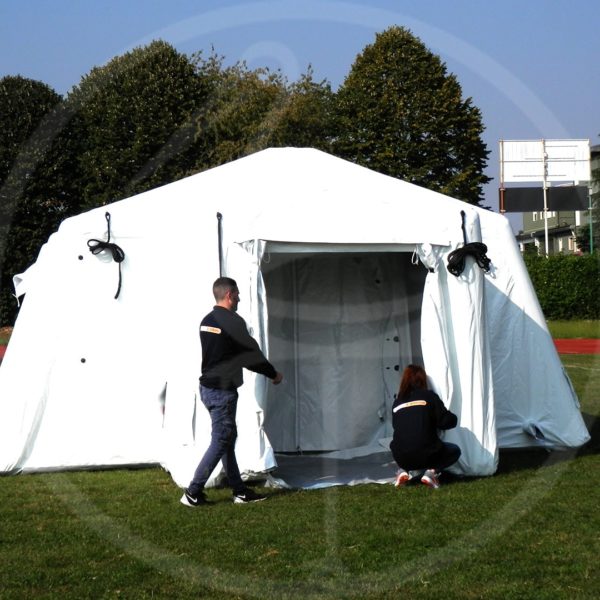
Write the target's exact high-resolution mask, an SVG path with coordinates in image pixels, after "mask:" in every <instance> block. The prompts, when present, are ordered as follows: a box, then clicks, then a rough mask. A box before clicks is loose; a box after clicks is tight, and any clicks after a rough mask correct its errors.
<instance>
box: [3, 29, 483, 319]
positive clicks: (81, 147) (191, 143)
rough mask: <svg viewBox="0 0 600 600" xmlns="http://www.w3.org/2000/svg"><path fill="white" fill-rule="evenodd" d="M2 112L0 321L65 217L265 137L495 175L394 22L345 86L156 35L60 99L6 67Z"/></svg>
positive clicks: (409, 173)
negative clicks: (290, 76)
mask: <svg viewBox="0 0 600 600" xmlns="http://www.w3.org/2000/svg"><path fill="white" fill-rule="evenodd" d="M0 126H1V127H0V211H2V213H1V214H0V226H1V227H4V229H3V230H2V231H0V241H1V242H2V244H3V245H4V246H2V245H0V265H2V266H3V269H2V272H1V274H2V279H1V286H2V287H1V291H2V296H1V299H0V325H3V324H7V323H10V322H11V321H12V318H13V316H14V312H15V310H14V306H15V304H14V301H13V299H12V298H10V290H12V286H11V284H10V279H11V278H12V276H13V275H14V274H15V273H18V272H20V271H22V270H24V269H25V268H27V266H29V265H30V264H31V263H32V262H33V261H34V260H35V258H36V256H37V253H38V252H39V249H40V247H41V245H42V244H43V243H44V242H45V241H46V240H47V238H48V237H49V235H50V234H51V233H52V232H53V231H54V230H56V228H57V227H58V225H59V223H60V221H61V220H62V219H64V218H65V217H67V216H70V215H73V214H76V213H78V212H81V211H82V210H86V209H89V208H93V207H96V206H100V205H103V204H107V203H109V202H112V201H114V200H118V199H121V198H125V197H127V196H131V195H133V194H137V193H139V192H142V191H144V190H147V189H151V188H154V187H157V186H159V185H163V184H166V183H169V182H171V181H175V180H177V179H180V178H181V177H184V176H187V175H191V174H194V173H197V172H199V171H203V170H205V169H208V168H211V167H215V166H218V165H221V164H223V163H226V162H229V161H231V160H234V159H237V158H240V157H243V156H246V155H248V154H251V153H253V152H256V151H258V150H262V149H264V148H268V147H283V146H297V147H315V148H320V149H323V150H325V151H328V152H332V153H334V154H337V155H338V156H341V157H343V158H347V159H349V160H352V161H354V162H357V163H359V164H363V165H365V166H367V167H370V168H372V169H374V170H376V171H379V172H381V173H386V174H388V175H392V176H394V177H399V178H402V179H406V180H408V181H412V182H414V183H417V184H420V185H424V186H426V187H429V188H430V189H434V190H439V191H441V192H445V193H448V194H450V195H453V196H455V197H459V198H462V199H464V200H467V201H469V202H474V203H476V202H478V201H479V197H480V194H481V186H482V184H483V183H485V182H486V181H487V178H486V177H485V176H484V175H483V167H484V165H485V161H486V156H487V151H486V150H485V147H484V145H483V143H482V141H481V139H480V134H481V132H482V130H483V126H482V124H481V115H480V113H479V111H478V110H477V109H476V108H475V107H473V106H472V103H471V100H470V99H466V100H465V99H463V98H462V92H461V88H460V85H459V84H458V82H457V81H456V78H455V77H454V76H453V75H448V74H447V73H446V67H445V65H444V64H443V63H442V62H441V60H440V59H439V57H437V56H435V55H433V54H432V53H431V52H429V51H428V50H427V48H425V46H424V45H423V44H422V43H421V42H420V41H419V40H418V39H417V38H415V37H414V36H413V35H412V34H411V33H410V32H408V31H407V30H405V29H401V28H398V27H394V28H391V29H389V30H387V31H385V32H384V33H382V34H380V35H378V36H377V38H376V40H375V43H374V44H372V45H370V46H367V48H365V50H364V52H363V53H362V54H361V55H359V56H358V57H357V59H356V62H355V63H354V65H353V66H352V69H351V71H350V73H349V75H348V77H347V79H346V81H345V82H344V84H343V85H342V86H341V88H340V90H339V91H338V92H337V93H335V92H333V91H332V90H331V86H330V84H329V83H328V82H327V81H326V80H324V81H315V80H314V77H313V72H312V69H311V68H310V67H309V68H308V70H307V72H306V73H304V74H303V75H302V76H301V77H300V78H299V79H298V81H295V82H291V83H290V82H288V81H287V79H286V78H285V77H284V76H283V75H282V74H281V72H279V71H277V72H273V71H270V70H269V69H255V70H250V69H248V67H247V65H246V64H245V63H236V64H233V65H231V66H225V63H224V57H222V56H218V55H217V54H215V53H214V51H213V52H211V53H210V54H208V55H207V56H205V55H204V54H203V53H202V52H198V53H196V54H193V55H191V56H186V55H183V54H181V53H179V52H177V51H176V50H175V48H173V47H172V46H171V45H169V44H168V43H166V42H163V41H155V42H152V43H151V44H149V45H148V46H145V47H140V48H136V49H134V50H132V51H130V52H127V53H125V54H123V55H122V56H118V57H116V58H114V59H113V60H111V61H110V62H108V63H107V64H106V65H104V66H102V67H95V68H94V69H92V70H91V71H90V72H89V73H88V74H87V75H85V76H84V77H83V78H82V79H81V81H80V83H79V84H78V85H77V86H75V87H74V88H73V89H72V90H71V91H70V92H69V94H68V95H67V97H66V98H64V99H63V98H61V97H60V96H59V95H58V94H56V93H55V92H54V91H53V90H51V89H50V88H49V87H48V86H46V85H45V84H43V83H41V82H35V81H31V80H26V79H24V78H21V77H5V78H4V79H2V80H0ZM4 248H6V252H3V249H4ZM3 256H4V260H3V262H2V259H3ZM9 305H10V307H11V308H7V306H9Z"/></svg>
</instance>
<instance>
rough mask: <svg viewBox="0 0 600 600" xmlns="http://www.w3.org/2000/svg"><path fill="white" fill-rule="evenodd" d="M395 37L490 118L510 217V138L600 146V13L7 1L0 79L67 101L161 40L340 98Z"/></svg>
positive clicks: (455, 0)
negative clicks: (366, 53)
mask: <svg viewBox="0 0 600 600" xmlns="http://www.w3.org/2000/svg"><path fill="white" fill-rule="evenodd" d="M394 24H397V25H403V26H406V27H408V28H409V29H411V30H412V32H413V33H414V34H416V35H417V36H418V37H419V38H420V39H421V40H422V41H423V42H424V43H425V44H426V45H427V46H428V47H429V48H430V49H431V50H432V51H434V52H435V53H437V54H439V55H440V56H441V57H442V59H443V60H444V61H445V62H446V64H447V66H448V69H449V71H450V72H453V73H455V74H456V76H457V77H458V80H459V82H460V83H461V85H462V88H463V93H464V95H465V96H470V97H472V98H473V102H474V104H475V105H476V106H478V107H479V108H480V109H481V111H482V113H483V120H484V124H485V126H486V132H485V135H484V139H485V142H486V144H487V145H488V149H489V150H491V154H490V160H489V164H488V168H487V174H488V175H489V176H490V177H493V178H494V181H493V182H492V183H491V184H490V185H488V186H487V187H486V204H490V205H491V206H493V207H496V206H497V186H498V171H499V169H498V152H497V147H498V141H499V140H500V139H539V138H589V139H590V141H591V143H592V144H598V143H600V138H599V137H598V134H599V133H600V69H599V68H598V63H599V62H600V35H599V32H598V29H599V27H600V2H598V1H597V0H396V1H391V0H371V1H369V2H366V1H359V0H346V1H344V2H341V1H331V2H330V1H327V0H319V1H312V0H306V1H292V0H269V1H262V2H254V1H251V0H243V1H233V0H223V1H216V0H205V1H198V0H0V57H1V58H0V77H2V76H4V75H17V74H19V75H22V76H24V77H30V78H32V79H37V80H40V81H43V82H44V83H47V84H48V85H50V86H51V87H52V88H54V89H55V90H56V91H57V92H59V93H61V94H66V93H67V92H68V91H69V90H70V89H71V87H72V86H73V85H76V84H77V83H78V82H79V80H80V78H81V77H82V76H83V75H85V74H87V73H88V72H89V71H90V69H91V68H92V67H94V66H99V65H102V64H104V63H106V62H107V61H109V60H110V59H111V58H112V57H114V56H116V55H119V54H122V53H123V52H125V51H126V50H128V49H130V48H132V47H135V46H139V45H143V44H146V43H148V42H150V41H151V40H153V39H159V38H160V39H164V40H166V41H168V42H170V43H172V44H173V45H174V46H175V47H176V48H177V49H178V50H180V51H182V52H185V53H192V52H195V51H198V50H205V51H210V48H211V46H212V47H214V48H215V50H216V51H217V52H218V53H219V54H222V55H224V56H225V57H226V62H228V63H233V62H236V61H237V60H240V59H244V60H246V61H247V63H248V65H249V67H251V68H255V67H258V66H265V65H268V66H270V67H275V68H281V70H282V71H283V72H284V73H285V74H286V75H287V76H288V78H289V79H290V80H294V79H296V78H297V77H298V75H299V74H300V73H303V72H305V71H306V68H307V66H308V65H309V64H311V65H312V67H313V69H314V72H315V75H316V77H317V78H319V79H328V80H329V81H330V82H331V83H332V85H333V87H334V88H336V87H337V86H338V85H339V84H340V83H341V82H342V81H343V80H344V77H345V76H346V75H347V73H348V71H349V69H350V67H351V65H352V63H353V61H354V59H355V57H356V55H357V54H358V53H360V52H361V50H362V49H363V48H364V46H365V45H366V44H368V43H371V42H372V41H373V40H374V37H375V33H376V32H378V31H382V30H384V29H385V28H387V27H389V26H391V25H394ZM511 221H512V222H513V226H515V224H516V226H517V227H518V224H519V223H517V222H516V219H515V217H512V218H511Z"/></svg>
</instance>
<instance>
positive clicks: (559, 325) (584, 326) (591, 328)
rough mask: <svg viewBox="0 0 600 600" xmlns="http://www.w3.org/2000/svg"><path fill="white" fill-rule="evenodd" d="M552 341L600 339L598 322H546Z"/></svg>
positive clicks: (599, 324)
mask: <svg viewBox="0 0 600 600" xmlns="http://www.w3.org/2000/svg"><path fill="white" fill-rule="evenodd" d="M548 329H550V333H551V334H552V337H553V338H554V339H573V338H594V339H597V338H600V321H548Z"/></svg>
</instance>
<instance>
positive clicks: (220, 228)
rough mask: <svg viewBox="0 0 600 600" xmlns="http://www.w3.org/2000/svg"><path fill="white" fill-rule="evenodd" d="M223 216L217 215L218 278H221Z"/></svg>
mask: <svg viewBox="0 0 600 600" xmlns="http://www.w3.org/2000/svg"><path fill="white" fill-rule="evenodd" d="M222 220H223V215H222V214H221V213H220V212H218V213H217V244H218V245H219V277H223V225H222V223H221V221H222Z"/></svg>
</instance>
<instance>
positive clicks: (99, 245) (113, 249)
mask: <svg viewBox="0 0 600 600" xmlns="http://www.w3.org/2000/svg"><path fill="white" fill-rule="evenodd" d="M104 216H105V217H106V223H107V224H108V238H107V240H106V241H105V242H104V241H102V240H95V239H91V240H88V242H87V245H88V248H89V249H90V252H91V253H92V254H94V255H96V254H100V252H102V251H103V250H109V251H110V253H111V254H112V257H113V260H114V261H115V262H116V263H118V264H119V287H118V288H117V293H116V294H115V299H116V298H118V297H119V294H120V293H121V263H122V262H123V261H124V260H125V252H123V250H122V249H121V248H120V247H119V246H117V244H114V243H112V242H111V241H110V213H109V212H107V213H106V214H105V215H104Z"/></svg>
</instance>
